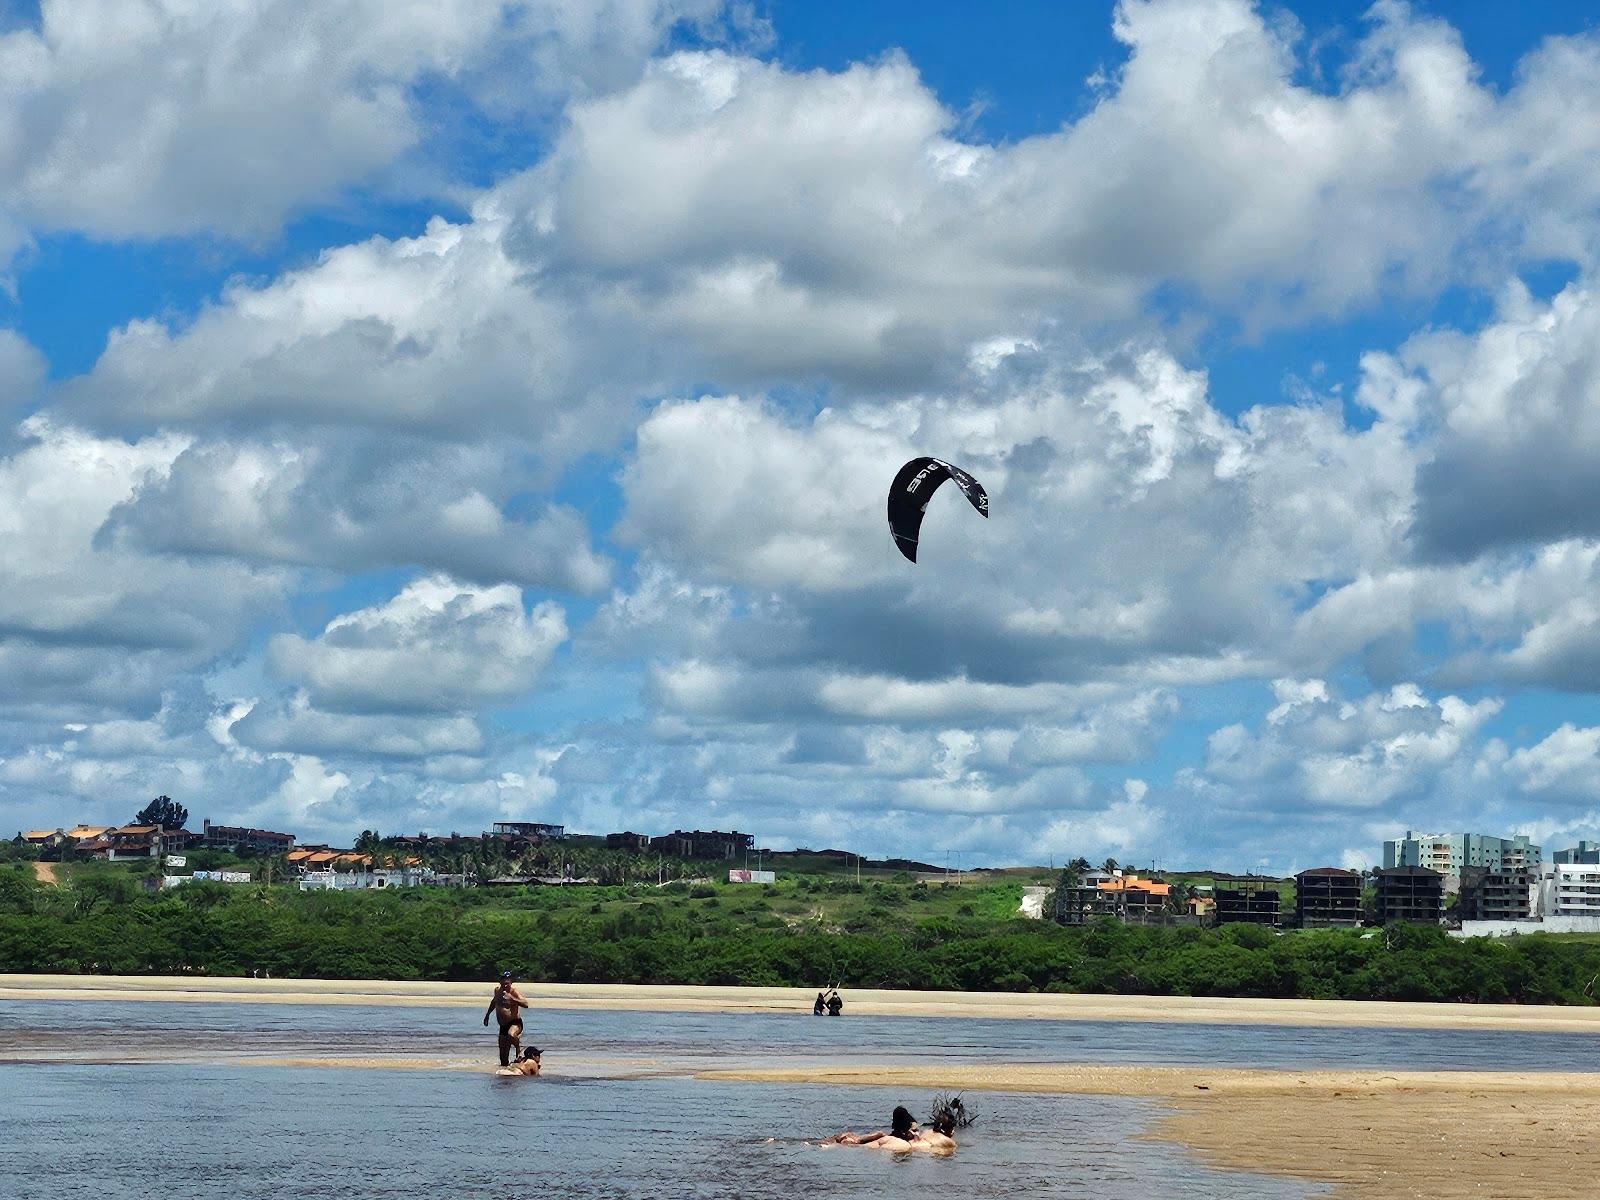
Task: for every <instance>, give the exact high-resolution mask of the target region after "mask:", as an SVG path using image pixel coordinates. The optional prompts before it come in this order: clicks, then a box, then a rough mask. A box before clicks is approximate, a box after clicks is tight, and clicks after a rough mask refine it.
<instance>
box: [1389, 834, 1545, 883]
mask: <svg viewBox="0 0 1600 1200" xmlns="http://www.w3.org/2000/svg"><path fill="white" fill-rule="evenodd" d="M1542 854H1543V851H1542V848H1541V847H1540V846H1538V845H1536V844H1535V843H1533V842H1532V841H1530V840H1529V839H1528V837H1527V835H1525V834H1518V835H1517V836H1515V837H1509V838H1502V837H1493V836H1491V835H1490V834H1486V833H1418V832H1417V831H1416V830H1415V829H1408V830H1406V835H1405V837H1403V838H1396V839H1394V840H1393V841H1387V842H1384V844H1383V865H1384V866H1385V867H1426V868H1427V869H1428V870H1430V871H1437V872H1439V874H1441V875H1443V876H1445V877H1446V879H1445V891H1446V892H1447V893H1454V892H1455V891H1456V890H1457V888H1458V887H1459V886H1460V879H1461V872H1462V869H1463V868H1465V867H1485V868H1487V869H1488V870H1491V871H1504V870H1518V869H1520V870H1524V871H1528V872H1530V873H1532V874H1537V873H1538V870H1539V864H1540V861H1541V857H1542Z"/></svg>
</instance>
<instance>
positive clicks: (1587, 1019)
mask: <svg viewBox="0 0 1600 1200" xmlns="http://www.w3.org/2000/svg"><path fill="white" fill-rule="evenodd" d="M522 987H523V991H524V993H525V994H526V995H527V997H528V1000H529V1001H530V1003H531V1005H532V1006H533V1007H534V1008H565V1009H580V1010H581V1009H595V1010H605V1009H612V1010H634V1011H675V1012H772V1013H807V1014H809V1013H810V1011H811V1002H812V1000H813V999H814V998H815V996H816V992H815V990H813V989H807V988H779V987H688V986H675V985H662V986H651V985H638V984H598V983H540V982H537V981H532V980H530V981H526V982H524V983H523V985H522ZM492 988H493V984H492V982H489V981H484V982H481V983H416V982H391V981H383V980H349V979H241V978H218V977H203V978H202V977H192V976H106V975H6V974H0V1001H4V1000H52V1001H55V1000H114V1001H121V1002H129V1001H152V1002H161V1001H189V1002H197V1001H198V1002H205V1001H212V1002H217V1003H229V1004H240V1003H250V1004H262V1003H267V1004H365V1005H422V1006H441V1005H482V1004H484V1003H485V1002H486V1000H487V997H488V994H489V991H490V990H492ZM844 996H845V1002H846V1008H845V1015H846V1016H847V1017H848V1016H851V1015H857V1014H860V1015H866V1016H906V1017H1005V1018H1022V1019H1028V1020H1061V1021H1074V1020H1076V1021H1171V1022H1190V1023H1207V1024H1224V1025H1235V1024H1245V1025H1258V1024H1269V1025H1319V1026H1370V1027H1386V1028H1399V1029H1513V1030H1527V1031H1539V1032H1554V1033H1600V1007H1583V1008H1579V1007H1564V1006H1559V1005H1532V1004H1529V1005H1518V1004H1428V1003H1396V1002H1391V1001H1358V1000H1261V999H1247V998H1236V997H1199V996H1101V995H1081V994H1057V993H1044V994H1041V993H1022V992H923V991H885V990H871V989H863V990H855V989H846V990H845V992H844Z"/></svg>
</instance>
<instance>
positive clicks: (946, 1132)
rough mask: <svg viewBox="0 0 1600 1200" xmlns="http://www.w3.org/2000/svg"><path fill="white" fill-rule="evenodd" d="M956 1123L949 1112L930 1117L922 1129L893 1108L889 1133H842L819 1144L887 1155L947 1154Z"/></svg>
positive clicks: (902, 1110) (903, 1111)
mask: <svg viewBox="0 0 1600 1200" xmlns="http://www.w3.org/2000/svg"><path fill="white" fill-rule="evenodd" d="M955 1131H956V1120H955V1117H953V1116H952V1115H951V1114H950V1113H949V1112H947V1111H946V1112H941V1113H939V1115H938V1116H936V1117H934V1119H933V1121H932V1123H931V1124H930V1125H929V1126H928V1127H927V1128H922V1127H921V1126H919V1125H918V1124H917V1122H916V1119H915V1118H914V1117H912V1115H911V1111H910V1110H909V1109H907V1108H906V1107H905V1106H904V1105H902V1106H900V1107H898V1108H896V1109H895V1110H894V1114H893V1115H892V1116H891V1118H890V1121H889V1131H888V1132H887V1133H885V1132H884V1131H883V1130H881V1129H880V1130H878V1131H876V1132H874V1133H851V1132H850V1131H849V1130H846V1131H845V1132H843V1133H836V1134H834V1135H833V1136H832V1137H831V1138H827V1139H826V1140H825V1141H824V1142H823V1145H832V1146H869V1147H871V1148H872V1149H874V1150H887V1151H889V1152H890V1153H891V1154H906V1153H914V1152H917V1151H922V1152H923V1153H926V1154H949V1153H950V1152H951V1151H953V1150H954V1149H955V1148H956V1139H955Z"/></svg>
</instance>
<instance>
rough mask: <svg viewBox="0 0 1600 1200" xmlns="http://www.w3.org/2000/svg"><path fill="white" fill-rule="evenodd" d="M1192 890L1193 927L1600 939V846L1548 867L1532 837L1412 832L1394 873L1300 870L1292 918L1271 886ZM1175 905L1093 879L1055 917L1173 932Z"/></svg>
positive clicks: (1115, 878) (1137, 883) (1109, 875)
mask: <svg viewBox="0 0 1600 1200" xmlns="http://www.w3.org/2000/svg"><path fill="white" fill-rule="evenodd" d="M1369 883H1370V889H1371V890H1370V895H1369V894H1368V886H1369ZM1190 890H1191V891H1192V892H1193V894H1192V895H1188V896H1186V897H1185V900H1184V904H1183V906H1182V909H1183V911H1182V919H1187V920H1189V921H1192V922H1194V923H1212V924H1218V925H1227V924H1234V923H1249V924H1257V925H1270V926H1277V925H1291V926H1297V927H1299V928H1302V929H1330V928H1341V927H1344V928H1353V927H1355V926H1359V925H1364V924H1366V925H1385V924H1388V923H1389V922H1392V921H1415V922H1423V923H1428V924H1440V923H1445V922H1447V921H1448V923H1450V924H1452V925H1458V926H1459V927H1460V930H1461V932H1462V933H1463V934H1464V935H1469V936H1471V935H1485V934H1487V935H1498V934H1506V933H1515V932H1520V931H1532V930H1536V929H1542V930H1545V931H1547V932H1552V933H1556V932H1571V933H1577V932H1600V843H1596V842H1587V841H1580V842H1579V843H1578V844H1577V845H1576V846H1573V847H1571V848H1569V849H1566V850H1558V851H1556V852H1555V853H1554V855H1553V856H1552V858H1551V860H1550V861H1549V862H1545V861H1544V857H1543V848H1542V847H1541V846H1538V845H1535V844H1534V843H1532V842H1531V841H1529V839H1528V838H1527V837H1525V836H1518V837H1513V838H1500V837H1494V836H1492V835H1489V834H1477V833H1438V834H1433V833H1420V832H1417V831H1415V830H1408V831H1407V832H1406V835H1405V836H1404V837H1403V838H1396V839H1395V840H1393V841H1389V842H1385V843H1384V865H1383V866H1381V867H1378V868H1376V869H1374V870H1372V871H1370V872H1367V873H1365V874H1364V873H1363V872H1360V871H1352V870H1346V869H1345V868H1342V867H1313V868H1311V869H1310V870H1306V871H1301V872H1300V873H1299V874H1297V875H1296V876H1294V906H1293V909H1292V910H1286V909H1285V908H1284V906H1283V896H1282V892H1281V889H1280V888H1279V886H1278V885H1277V883H1276V881H1274V880H1271V879H1261V878H1251V877H1248V876H1242V877H1228V876H1217V877H1216V878H1215V880H1214V883H1213V884H1212V885H1211V886H1209V887H1201V888H1194V889H1190ZM1172 895H1173V888H1172V885H1171V884H1169V883H1166V882H1164V881H1161V880H1157V879H1141V878H1140V877H1139V876H1138V875H1136V874H1133V873H1131V872H1123V871H1113V872H1106V871H1091V872H1087V873H1085V874H1083V875H1082V876H1080V877H1079V879H1078V881H1077V884H1076V885H1075V886H1073V887H1064V888H1058V889H1057V891H1056V893H1055V896H1054V903H1053V907H1054V915H1055V918H1056V919H1057V920H1058V921H1061V922H1064V923H1066V924H1081V923H1083V922H1085V921H1088V920H1093V919H1096V918H1102V917H1115V918H1119V919H1121V920H1125V921H1135V922H1169V921H1171V920H1173V916H1174V914H1173V909H1174V904H1173V900H1172Z"/></svg>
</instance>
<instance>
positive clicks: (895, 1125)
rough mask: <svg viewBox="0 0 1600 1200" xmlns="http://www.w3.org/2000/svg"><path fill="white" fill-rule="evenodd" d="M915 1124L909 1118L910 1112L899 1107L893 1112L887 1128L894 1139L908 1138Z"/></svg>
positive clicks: (910, 1117) (902, 1106)
mask: <svg viewBox="0 0 1600 1200" xmlns="http://www.w3.org/2000/svg"><path fill="white" fill-rule="evenodd" d="M915 1124H916V1121H915V1120H914V1119H913V1118H912V1116H911V1110H910V1109H908V1108H906V1107H905V1106H904V1105H901V1106H900V1107H898V1108H896V1109H895V1110H894V1116H893V1117H892V1118H891V1120H890V1123H889V1128H890V1130H891V1131H892V1132H893V1133H894V1136H895V1137H897V1138H908V1137H910V1136H911V1127H912V1126H913V1125H915Z"/></svg>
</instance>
